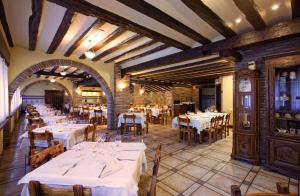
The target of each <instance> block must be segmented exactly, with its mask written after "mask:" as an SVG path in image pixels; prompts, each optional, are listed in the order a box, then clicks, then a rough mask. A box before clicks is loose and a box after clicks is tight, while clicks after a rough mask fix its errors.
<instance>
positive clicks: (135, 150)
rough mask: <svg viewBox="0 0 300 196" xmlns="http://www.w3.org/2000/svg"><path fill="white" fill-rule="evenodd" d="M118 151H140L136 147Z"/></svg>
mask: <svg viewBox="0 0 300 196" xmlns="http://www.w3.org/2000/svg"><path fill="white" fill-rule="evenodd" d="M120 151H140V150H138V149H136V150H134V149H132V150H120Z"/></svg>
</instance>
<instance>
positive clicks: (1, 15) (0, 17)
mask: <svg viewBox="0 0 300 196" xmlns="http://www.w3.org/2000/svg"><path fill="white" fill-rule="evenodd" d="M0 21H1V24H2V27H3V31H4V33H5V36H6V40H7V43H8V45H9V47H14V42H13V39H12V37H11V34H10V30H9V26H8V23H7V20H6V14H5V9H4V5H3V0H1V1H0Z"/></svg>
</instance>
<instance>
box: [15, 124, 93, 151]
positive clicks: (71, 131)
mask: <svg viewBox="0 0 300 196" xmlns="http://www.w3.org/2000/svg"><path fill="white" fill-rule="evenodd" d="M89 125H90V124H71V123H59V124H53V125H48V126H45V127H41V128H36V129H33V130H32V131H33V132H36V133H44V132H45V131H46V130H47V131H50V132H52V134H53V140H55V141H59V142H60V143H62V144H64V147H65V148H66V149H70V148H71V147H72V146H74V145H75V144H77V143H79V142H82V141H83V140H84V130H85V129H86V128H87V127H88V126H89ZM20 140H21V144H20V148H26V147H29V143H30V142H29V138H28V132H27V131H26V132H24V133H23V134H22V135H21V136H20ZM36 145H37V146H39V147H47V143H46V141H36Z"/></svg>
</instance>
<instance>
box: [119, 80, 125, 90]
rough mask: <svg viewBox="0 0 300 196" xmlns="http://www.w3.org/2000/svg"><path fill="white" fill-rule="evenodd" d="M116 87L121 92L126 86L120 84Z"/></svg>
mask: <svg viewBox="0 0 300 196" xmlns="http://www.w3.org/2000/svg"><path fill="white" fill-rule="evenodd" d="M118 87H119V89H120V90H121V91H122V90H123V89H124V88H125V87H126V84H124V83H123V82H120V83H119V85H118Z"/></svg>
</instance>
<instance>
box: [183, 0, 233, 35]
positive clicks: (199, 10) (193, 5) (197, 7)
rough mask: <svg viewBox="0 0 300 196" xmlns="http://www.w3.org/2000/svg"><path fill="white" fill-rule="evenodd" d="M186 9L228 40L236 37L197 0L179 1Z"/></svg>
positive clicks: (217, 17) (216, 16)
mask: <svg viewBox="0 0 300 196" xmlns="http://www.w3.org/2000/svg"><path fill="white" fill-rule="evenodd" d="M181 1H182V2H183V3H184V4H185V5H186V6H187V7H188V8H190V9H191V10H192V11H193V12H195V14H197V15H198V16H199V17H200V18H201V19H202V20H204V21H205V22H207V23H208V24H209V25H210V26H211V27H212V28H214V29H215V30H216V31H218V32H219V33H220V34H222V35H223V36H224V37H226V38H229V37H233V36H235V35H237V34H236V33H235V32H234V31H233V30H232V29H231V28H230V27H228V26H227V25H226V23H225V22H224V21H223V20H222V19H221V18H220V17H219V16H218V15H217V14H215V13H214V12H213V11H212V10H211V9H210V8H209V7H207V6H206V5H205V4H204V3H203V2H202V1H199V0H181Z"/></svg>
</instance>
